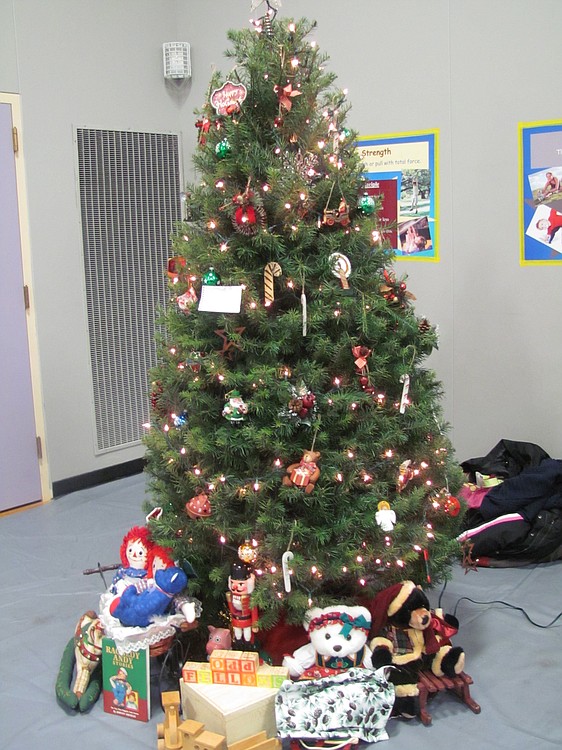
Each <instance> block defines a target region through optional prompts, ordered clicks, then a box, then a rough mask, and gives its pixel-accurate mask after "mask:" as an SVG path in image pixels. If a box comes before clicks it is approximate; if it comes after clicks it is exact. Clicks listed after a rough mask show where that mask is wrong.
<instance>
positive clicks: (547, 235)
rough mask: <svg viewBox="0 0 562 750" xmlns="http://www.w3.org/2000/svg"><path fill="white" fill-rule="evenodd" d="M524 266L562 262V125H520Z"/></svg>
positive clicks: (557, 123) (537, 123)
mask: <svg viewBox="0 0 562 750" xmlns="http://www.w3.org/2000/svg"><path fill="white" fill-rule="evenodd" d="M519 134H520V141H519V151H520V179H519V182H520V192H521V196H520V201H521V203H520V216H521V265H556V264H558V263H561V262H562V122H542V123H539V122H535V123H520V125H519Z"/></svg>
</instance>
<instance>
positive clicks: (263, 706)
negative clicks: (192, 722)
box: [180, 679, 277, 744]
mask: <svg viewBox="0 0 562 750" xmlns="http://www.w3.org/2000/svg"><path fill="white" fill-rule="evenodd" d="M180 691H181V698H182V711H183V715H184V716H189V718H193V719H196V720H197V721H200V722H202V723H203V724H205V727H206V729H208V730H209V731H211V732H217V733H218V734H223V735H225V737H226V741H227V743H228V744H231V743H233V742H238V741H239V740H242V739H244V738H245V737H248V735H251V734H257V733H258V732H261V731H265V732H266V733H267V736H269V737H275V736H276V734H277V724H276V721H275V696H276V695H277V689H276V688H260V687H244V686H239V685H217V684H214V685H212V684H211V685H208V684H204V683H190V682H185V681H184V680H183V679H180Z"/></svg>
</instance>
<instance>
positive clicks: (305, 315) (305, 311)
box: [301, 276, 308, 337]
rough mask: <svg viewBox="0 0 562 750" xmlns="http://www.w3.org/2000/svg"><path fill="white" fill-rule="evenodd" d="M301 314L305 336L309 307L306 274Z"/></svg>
mask: <svg viewBox="0 0 562 750" xmlns="http://www.w3.org/2000/svg"><path fill="white" fill-rule="evenodd" d="M301 315H302V335H303V337H304V336H306V333H307V328H308V309H307V301H306V292H305V289H304V276H303V279H302V289H301Z"/></svg>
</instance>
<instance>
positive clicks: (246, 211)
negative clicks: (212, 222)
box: [234, 206, 257, 227]
mask: <svg viewBox="0 0 562 750" xmlns="http://www.w3.org/2000/svg"><path fill="white" fill-rule="evenodd" d="M234 220H235V221H236V223H237V224H238V226H239V227H241V226H244V224H255V223H256V222H257V219H256V212H255V209H254V208H253V207H252V206H241V207H240V208H237V209H236V211H235V212H234Z"/></svg>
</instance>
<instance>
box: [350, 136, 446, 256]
mask: <svg viewBox="0 0 562 750" xmlns="http://www.w3.org/2000/svg"><path fill="white" fill-rule="evenodd" d="M356 148H357V150H358V152H359V156H360V158H361V160H362V161H363V164H364V167H365V172H364V177H365V180H366V190H367V192H369V194H371V195H383V196H384V200H383V204H382V206H381V209H380V211H379V218H380V219H381V223H382V225H383V227H384V229H383V237H384V239H385V240H387V241H389V242H390V243H391V245H392V248H393V250H394V252H395V254H396V259H397V260H420V261H438V260H439V254H438V243H437V212H436V206H437V200H436V194H437V189H436V188H437V170H436V162H437V158H436V157H437V131H433V130H432V131H425V132H423V133H403V134H396V135H394V134H389V135H384V136H365V137H361V138H360V139H359V140H358V141H357V144H356ZM375 185H376V187H374V186H375ZM394 189H396V190H395V191H396V197H395V198H394V197H392V198H391V196H394V193H393V191H394ZM391 200H392V202H393V205H392V206H390V201H391Z"/></svg>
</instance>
